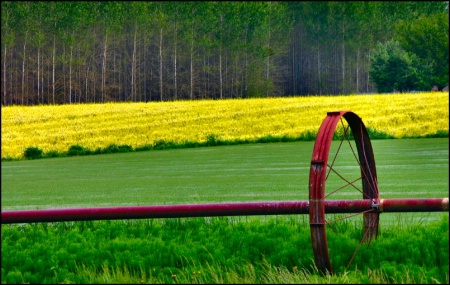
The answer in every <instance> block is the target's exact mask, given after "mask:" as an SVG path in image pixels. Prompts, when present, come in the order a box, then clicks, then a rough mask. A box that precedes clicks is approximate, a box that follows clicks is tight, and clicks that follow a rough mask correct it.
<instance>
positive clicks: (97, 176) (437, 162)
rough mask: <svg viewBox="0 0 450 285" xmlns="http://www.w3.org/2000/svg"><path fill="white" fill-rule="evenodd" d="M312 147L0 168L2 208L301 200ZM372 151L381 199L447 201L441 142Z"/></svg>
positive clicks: (377, 145) (393, 143)
mask: <svg viewBox="0 0 450 285" xmlns="http://www.w3.org/2000/svg"><path fill="white" fill-rule="evenodd" d="M313 145H314V142H292V143H268V144H251V145H237V146H219V147H203V148H192V149H174V150H161V151H145V152H132V153H121V154H108V155H94V156H81V157H68V158H51V159H40V160H27V161H10V162H2V173H1V179H2V180H1V183H2V184H1V186H2V191H1V199H2V210H3V211H10V210H25V209H50V208H73V207H109V206H127V205H135V206H138V205H164V204H185V203H217V202H237V201H277V200H307V199H308V179H309V167H310V161H311V154H312V149H313ZM372 145H373V149H374V154H375V160H376V164H377V172H378V183H379V189H380V196H381V198H385V199H386V198H420V197H424V198H425V197H426V198H442V197H448V195H449V183H448V182H449V180H448V177H449V170H448V165H449V164H448V162H449V161H448V149H449V141H448V138H444V139H437V138H434V139H395V140H372ZM419 215H420V216H424V215H426V216H429V215H430V214H429V213H426V214H424V213H419Z"/></svg>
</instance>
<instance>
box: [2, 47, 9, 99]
mask: <svg viewBox="0 0 450 285" xmlns="http://www.w3.org/2000/svg"><path fill="white" fill-rule="evenodd" d="M7 50H8V49H7V47H6V44H5V53H4V56H3V84H2V85H3V100H4V104H5V106H6V104H7V100H6V85H7V84H6V55H7Z"/></svg>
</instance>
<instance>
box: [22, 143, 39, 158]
mask: <svg viewBox="0 0 450 285" xmlns="http://www.w3.org/2000/svg"><path fill="white" fill-rule="evenodd" d="M23 156H24V157H25V158H26V159H38V158H42V157H43V151H42V149H40V148H38V147H33V146H31V147H27V148H26V149H25V152H24V153H23Z"/></svg>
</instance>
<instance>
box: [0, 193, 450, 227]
mask: <svg viewBox="0 0 450 285" xmlns="http://www.w3.org/2000/svg"><path fill="white" fill-rule="evenodd" d="M324 203H325V211H326V213H329V214H332V213H359V212H363V211H370V210H372V209H373V210H374V211H375V212H376V211H378V212H443V211H447V212H448V198H421V199H380V201H379V203H376V201H372V200H370V199H361V200H325V201H324ZM287 214H309V201H279V202H241V203H221V204H181V205H164V206H130V207H105V208H71V209H45V210H20V211H2V219H1V223H2V224H14V223H37V222H61V221H88V220H117V219H147V218H177V217H212V216H247V215H287Z"/></svg>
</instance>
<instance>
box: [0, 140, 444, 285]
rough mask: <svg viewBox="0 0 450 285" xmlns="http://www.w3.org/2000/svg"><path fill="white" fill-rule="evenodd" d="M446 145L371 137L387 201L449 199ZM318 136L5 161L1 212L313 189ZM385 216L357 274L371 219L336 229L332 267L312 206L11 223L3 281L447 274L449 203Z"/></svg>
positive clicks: (401, 278)
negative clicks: (318, 243) (292, 211)
mask: <svg viewBox="0 0 450 285" xmlns="http://www.w3.org/2000/svg"><path fill="white" fill-rule="evenodd" d="M448 143H449V141H448V138H444V139H439V138H434V139H395V140H372V145H373V149H374V154H375V159H376V164H377V172H378V183H379V189H380V193H381V194H380V196H381V198H385V199H388V198H401V197H402V198H419V197H427V198H442V197H448V191H449V187H448V175H449V171H448V148H449V144H448ZM313 145H314V142H290V143H268V144H250V145H237V146H220V147H204V148H192V149H173V150H161V151H148V152H132V153H122V154H110V155H94V156H80V157H67V158H49V159H41V160H23V161H8V162H2V173H1V177H2V191H1V197H2V211H6V210H8V211H9V210H19V209H46V208H72V207H106V206H125V205H163V204H182V203H210V202H211V203H212V202H237V201H275V200H307V199H308V179H309V166H310V160H311V153H312V149H313ZM380 220H381V221H380V230H381V235H380V237H379V239H378V240H377V241H376V242H374V243H373V245H371V247H370V248H366V247H362V248H361V249H360V251H359V252H358V255H357V258H356V259H355V261H354V263H353V264H352V267H351V268H350V271H346V270H345V266H346V261H347V260H348V257H349V256H346V255H345V254H343V253H346V254H347V255H349V254H350V255H351V253H352V252H353V251H354V250H355V245H357V243H358V241H359V238H360V229H359V226H360V223H358V222H355V223H350V224H349V225H347V224H345V223H343V224H341V225H339V227H342V228H343V231H344V232H343V233H342V232H341V233H340V234H339V235H334V234H333V233H332V232H331V231H330V243H329V247H330V253H332V263H333V264H335V268H336V271H337V275H336V276H334V277H321V276H319V275H317V274H316V273H315V271H314V265H313V262H312V258H313V255H312V250H311V241H310V236H309V227H308V216H307V215H288V216H270V217H268V216H262V217H258V218H255V217H223V218H186V219H182V218H178V219H160V220H129V221H94V222H66V223H42V224H40V223H38V224H28V225H2V283H28V282H29V283H85V282H88V283H122V282H125V283H188V282H189V283H211V282H212V283H259V282H261V283H429V282H431V283H448V214H447V213H383V214H381V218H380ZM353 226H355V227H353ZM443 237H444V238H443ZM374 253H376V254H374ZM294 268H296V269H294ZM297 270H298V271H297ZM198 272H201V274H199V273H198ZM194 273H195V274H194ZM174 275H176V276H178V277H174Z"/></svg>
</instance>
